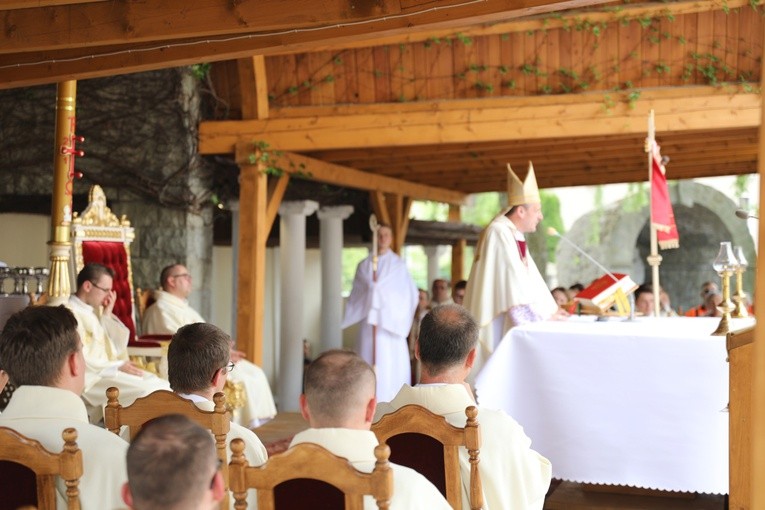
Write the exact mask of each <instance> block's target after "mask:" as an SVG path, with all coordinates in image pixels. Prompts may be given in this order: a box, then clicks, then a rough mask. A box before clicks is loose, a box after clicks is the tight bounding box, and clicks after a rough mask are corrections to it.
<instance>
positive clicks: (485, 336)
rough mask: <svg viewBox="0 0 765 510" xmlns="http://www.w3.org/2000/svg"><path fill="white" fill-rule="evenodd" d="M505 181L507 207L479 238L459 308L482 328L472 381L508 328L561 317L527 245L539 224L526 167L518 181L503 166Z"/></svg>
mask: <svg viewBox="0 0 765 510" xmlns="http://www.w3.org/2000/svg"><path fill="white" fill-rule="evenodd" d="M507 181H508V183H507V208H506V209H505V210H504V211H502V213H501V214H499V215H498V216H497V217H496V218H494V219H493V220H492V221H491V223H489V225H488V226H487V227H486V229H484V231H483V232H482V233H481V236H480V238H479V240H478V246H477V247H476V250H475V258H474V259H473V267H472V269H471V270H470V278H469V279H468V284H467V290H466V293H465V302H464V306H465V308H467V309H468V310H469V311H470V313H472V314H473V317H475V319H476V321H477V322H478V325H479V327H480V328H481V332H480V337H479V338H480V347H481V348H480V349H479V353H478V354H479V356H478V358H479V359H477V360H476V365H475V367H474V370H473V372H472V375H473V376H475V375H477V373H478V372H479V369H480V367H481V365H482V364H483V362H484V361H485V360H486V359H488V356H490V355H491V353H492V352H494V349H495V348H496V346H497V345H498V344H499V342H501V341H502V338H503V337H504V336H505V334H506V333H507V332H508V331H510V329H511V328H512V327H513V326H516V325H519V324H523V323H525V322H532V321H539V320H546V319H557V318H561V317H563V316H565V315H566V312H564V311H559V309H558V305H557V304H556V303H555V300H554V299H553V297H552V294H550V291H549V289H548V288H547V283H546V282H545V280H544V278H543V277H542V275H541V274H540V272H539V269H537V265H536V264H535V263H534V259H533V258H532V257H531V253H530V252H529V250H528V246H527V244H526V237H525V234H528V233H531V232H534V231H536V229H537V225H539V222H541V221H542V219H543V216H542V201H541V198H540V196H539V188H538V187H537V180H536V177H535V175H534V167H533V166H532V165H531V162H529V171H528V173H527V174H526V179H525V181H523V182H521V180H520V179H519V178H518V176H517V175H515V172H513V170H512V168H510V165H508V166H507Z"/></svg>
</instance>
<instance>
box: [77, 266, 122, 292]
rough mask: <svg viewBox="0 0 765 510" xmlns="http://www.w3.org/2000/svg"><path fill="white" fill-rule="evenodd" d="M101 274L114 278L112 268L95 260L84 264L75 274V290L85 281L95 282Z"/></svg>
mask: <svg viewBox="0 0 765 510" xmlns="http://www.w3.org/2000/svg"><path fill="white" fill-rule="evenodd" d="M103 275H109V276H111V277H112V279H114V270H112V268H110V267H106V266H105V265H103V264H98V263H97V262H91V263H89V264H85V267H83V268H82V270H81V271H80V272H79V273H78V274H77V290H79V289H80V288H81V287H82V285H83V284H84V283H85V282H97V281H98V280H100V279H101V277H102V276H103Z"/></svg>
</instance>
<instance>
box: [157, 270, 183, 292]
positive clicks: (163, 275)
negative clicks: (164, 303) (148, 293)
mask: <svg viewBox="0 0 765 510" xmlns="http://www.w3.org/2000/svg"><path fill="white" fill-rule="evenodd" d="M177 266H180V264H170V265H169V266H165V267H163V268H162V271H161V272H160V273H159V286H160V287H162V288H163V289H165V288H166V287H165V283H166V282H167V280H169V279H170V276H172V273H173V269H175V268H176V267H177Z"/></svg>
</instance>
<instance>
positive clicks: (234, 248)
mask: <svg viewBox="0 0 765 510" xmlns="http://www.w3.org/2000/svg"><path fill="white" fill-rule="evenodd" d="M228 208H229V210H230V211H231V329H230V331H231V338H233V339H235V340H236V320H237V317H236V308H237V307H236V303H237V300H238V296H237V289H238V287H239V200H231V201H229V203H228Z"/></svg>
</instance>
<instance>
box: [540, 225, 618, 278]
mask: <svg viewBox="0 0 765 510" xmlns="http://www.w3.org/2000/svg"><path fill="white" fill-rule="evenodd" d="M551 233H552V234H553V235H554V236H557V237H558V238H560V239H562V240H564V241H566V242H567V243H568V244H569V246H571V247H572V248H574V249H575V250H576V251H578V252H579V253H581V254H582V255H584V256H585V257H587V260H589V261H590V262H592V263H593V264H595V265H596V266H597V267H598V269H600V270H601V271H603V272H604V273H606V274H607V275H608V276H609V277H611V279H612V280H613V281H615V282H618V281H619V279H618V278H617V277H616V276H614V274H613V273H612V272H611V271H609V270H608V269H606V268H605V267H604V266H603V264H601V263H600V262H598V261H597V260H595V259H594V258H592V256H591V255H590V254H589V253H587V252H586V251H584V250H583V249H581V248H580V247H579V246H577V245H576V244H574V243H573V242H572V241H569V240H568V239H567V238H566V237H564V236H563V235H561V233H560V232H558V231H557V230H556V231H555V232H554V233H553V232H551Z"/></svg>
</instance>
